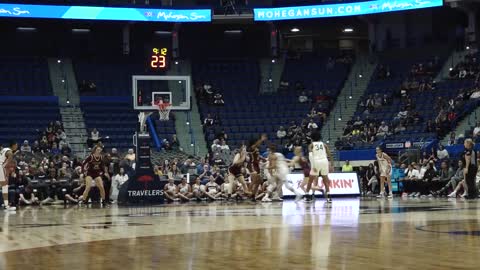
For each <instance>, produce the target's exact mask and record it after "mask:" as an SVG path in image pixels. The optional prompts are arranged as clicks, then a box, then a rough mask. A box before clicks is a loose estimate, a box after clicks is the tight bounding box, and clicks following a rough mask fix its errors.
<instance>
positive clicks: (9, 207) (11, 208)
mask: <svg viewBox="0 0 480 270" xmlns="http://www.w3.org/2000/svg"><path fill="white" fill-rule="evenodd" d="M3 210H4V211H8V212H15V211H17V207H15V206H4V207H3Z"/></svg>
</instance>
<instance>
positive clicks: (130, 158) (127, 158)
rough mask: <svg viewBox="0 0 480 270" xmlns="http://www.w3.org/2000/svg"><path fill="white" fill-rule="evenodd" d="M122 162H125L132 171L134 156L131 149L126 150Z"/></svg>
mask: <svg viewBox="0 0 480 270" xmlns="http://www.w3.org/2000/svg"><path fill="white" fill-rule="evenodd" d="M124 160H125V161H126V162H127V165H128V166H129V167H132V168H133V169H135V160H136V155H135V152H134V151H133V149H132V148H130V149H128V152H127V154H126V155H125V158H124Z"/></svg>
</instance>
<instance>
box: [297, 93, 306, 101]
mask: <svg viewBox="0 0 480 270" xmlns="http://www.w3.org/2000/svg"><path fill="white" fill-rule="evenodd" d="M307 101H308V97H307V94H305V92H304V91H303V92H302V93H301V94H300V96H298V102H300V103H306V102H307Z"/></svg>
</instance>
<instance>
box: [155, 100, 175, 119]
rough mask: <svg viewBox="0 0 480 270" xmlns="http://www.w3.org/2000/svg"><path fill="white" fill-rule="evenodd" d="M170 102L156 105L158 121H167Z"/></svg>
mask: <svg viewBox="0 0 480 270" xmlns="http://www.w3.org/2000/svg"><path fill="white" fill-rule="evenodd" d="M171 107H172V106H171V105H170V104H165V103H164V104H159V105H158V113H159V115H160V121H168V120H170V109H171Z"/></svg>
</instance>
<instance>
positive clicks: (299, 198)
mask: <svg viewBox="0 0 480 270" xmlns="http://www.w3.org/2000/svg"><path fill="white" fill-rule="evenodd" d="M302 198H303V195H302V194H300V193H297V195H296V196H295V202H299V201H300V200H301V199H302Z"/></svg>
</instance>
